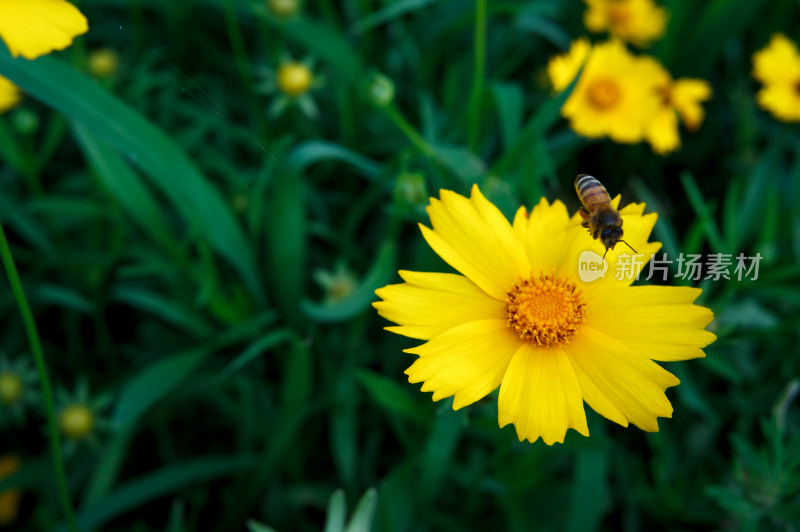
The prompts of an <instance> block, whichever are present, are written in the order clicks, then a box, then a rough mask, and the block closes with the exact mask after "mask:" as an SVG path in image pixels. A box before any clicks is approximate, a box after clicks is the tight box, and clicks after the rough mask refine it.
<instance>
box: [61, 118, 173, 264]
mask: <svg viewBox="0 0 800 532" xmlns="http://www.w3.org/2000/svg"><path fill="white" fill-rule="evenodd" d="M72 130H73V132H74V133H75V138H76V139H77V140H78V143H79V144H80V145H81V147H82V148H83V152H84V155H85V156H86V158H87V159H88V161H89V164H91V166H92V168H93V169H94V171H95V175H96V176H97V178H98V179H99V180H100V182H101V183H102V184H103V186H104V187H105V188H106V189H107V190H108V192H109V193H110V194H111V195H112V196H113V197H114V199H116V200H117V201H118V202H119V204H120V205H121V206H122V208H123V209H125V210H126V211H127V212H128V215H129V216H130V217H131V218H132V219H133V220H134V221H135V222H136V223H137V224H138V225H139V226H140V227H141V228H142V230H143V231H144V232H145V233H147V234H148V235H149V236H150V238H152V239H153V241H154V242H156V243H158V244H160V245H162V246H163V247H166V248H168V249H170V248H174V247H175V246H176V240H175V238H174V236H173V235H172V231H171V229H170V228H169V226H168V224H167V222H166V220H165V219H164V215H163V212H162V210H161V208H160V207H159V205H158V202H157V201H156V200H155V198H154V197H153V195H152V194H151V193H150V191H149V190H148V189H147V187H146V186H145V185H144V183H142V180H141V178H140V177H139V176H138V175H137V174H136V173H135V172H134V171H133V170H131V168H130V166H128V164H127V163H125V161H123V160H122V158H121V157H119V155H117V153H116V152H115V151H114V150H112V149H111V148H110V147H109V146H108V145H107V144H106V143H104V142H102V141H101V140H100V139H99V138H97V137H96V136H95V135H93V134H92V132H91V131H89V129H88V128H87V127H86V126H84V125H82V124H80V123H74V124H73V125H72Z"/></svg>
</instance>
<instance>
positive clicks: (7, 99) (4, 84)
mask: <svg viewBox="0 0 800 532" xmlns="http://www.w3.org/2000/svg"><path fill="white" fill-rule="evenodd" d="M21 99H22V93H21V92H20V90H19V88H18V87H17V86H16V85H14V84H13V83H11V81H9V80H8V78H4V77H3V76H0V113H5V112H6V111H8V110H9V109H11V108H12V107H14V106H15V105H17V104H18V103H19V101H20V100H21Z"/></svg>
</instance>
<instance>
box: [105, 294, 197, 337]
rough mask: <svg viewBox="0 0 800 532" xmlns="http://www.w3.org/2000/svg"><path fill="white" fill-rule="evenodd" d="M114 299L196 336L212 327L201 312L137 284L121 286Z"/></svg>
mask: <svg viewBox="0 0 800 532" xmlns="http://www.w3.org/2000/svg"><path fill="white" fill-rule="evenodd" d="M112 296H113V297H114V299H116V300H117V301H119V302H121V303H126V304H128V305H130V306H132V307H135V308H137V309H139V310H141V311H143V312H145V313H148V314H153V315H155V316H158V317H159V318H161V319H162V320H164V321H166V322H167V323H171V324H172V325H175V326H177V327H180V328H182V329H185V330H186V331H188V332H191V333H192V334H194V335H195V336H206V335H208V334H210V333H211V331H212V327H211V325H210V324H208V323H207V322H206V320H205V319H203V318H202V317H201V316H200V315H199V314H197V313H195V312H193V311H191V310H189V309H187V308H186V307H184V306H182V305H181V304H180V303H179V302H177V301H175V300H174V299H170V298H167V297H164V296H162V295H160V294H157V293H155V292H151V291H149V290H145V289H143V288H139V287H136V286H119V287H117V288H115V289H114V290H113V292H112Z"/></svg>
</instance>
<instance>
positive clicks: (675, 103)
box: [641, 58, 712, 155]
mask: <svg viewBox="0 0 800 532" xmlns="http://www.w3.org/2000/svg"><path fill="white" fill-rule="evenodd" d="M641 60H642V61H649V62H650V63H651V67H650V68H651V69H652V70H653V76H654V77H655V79H657V80H658V81H657V90H658V94H659V96H660V105H659V109H658V110H657V111H656V114H655V115H653V118H652V119H651V121H650V124H649V125H648V127H647V132H646V133H645V136H646V138H647V141H648V142H649V143H650V145H651V146H652V147H653V151H655V152H656V153H660V154H662V155H663V154H666V153H669V152H671V151H674V150H676V149H678V148H680V146H681V137H680V134H679V132H678V117H679V116H680V119H681V121H682V122H683V123H684V124H685V125H686V129H688V130H689V131H694V130H696V129H697V128H698V127H700V124H702V122H703V117H704V116H705V111H704V110H703V106H702V105H701V103H702V102H705V101H707V100H709V99H711V93H712V92H711V86H710V85H709V84H708V82H706V81H704V80H702V79H689V78H680V79H677V80H673V79H672V76H671V75H670V73H669V72H667V70H666V69H665V68H664V67H663V66H662V65H661V64H660V63H659V62H658V61H656V60H655V59H652V58H642V59H641Z"/></svg>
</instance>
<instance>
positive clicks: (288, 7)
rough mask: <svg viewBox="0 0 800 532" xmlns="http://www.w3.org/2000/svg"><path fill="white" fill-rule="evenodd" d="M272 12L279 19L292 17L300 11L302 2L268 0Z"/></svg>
mask: <svg viewBox="0 0 800 532" xmlns="http://www.w3.org/2000/svg"><path fill="white" fill-rule="evenodd" d="M267 7H268V8H269V10H270V12H272V13H273V14H274V15H277V16H279V17H291V16H292V15H294V14H295V13H297V12H298V11H300V0H267Z"/></svg>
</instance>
